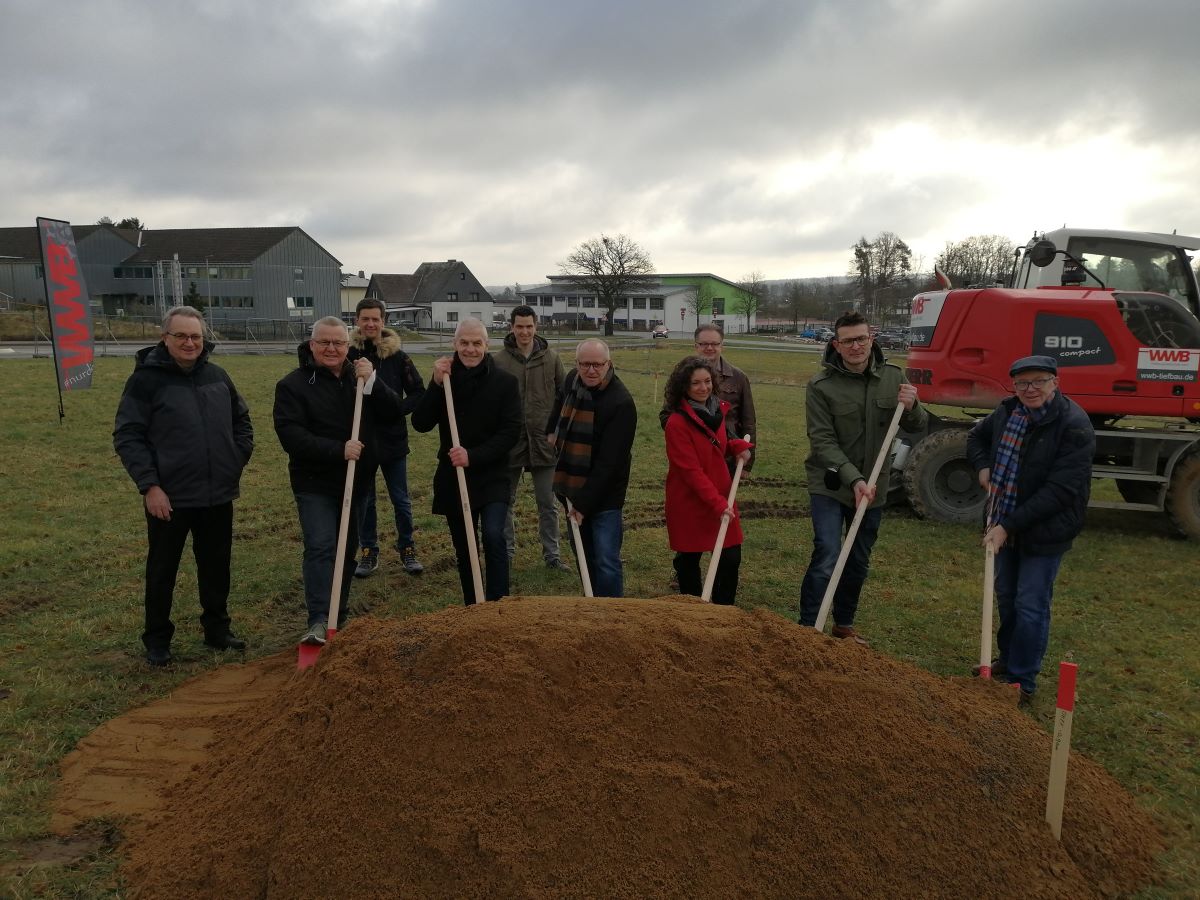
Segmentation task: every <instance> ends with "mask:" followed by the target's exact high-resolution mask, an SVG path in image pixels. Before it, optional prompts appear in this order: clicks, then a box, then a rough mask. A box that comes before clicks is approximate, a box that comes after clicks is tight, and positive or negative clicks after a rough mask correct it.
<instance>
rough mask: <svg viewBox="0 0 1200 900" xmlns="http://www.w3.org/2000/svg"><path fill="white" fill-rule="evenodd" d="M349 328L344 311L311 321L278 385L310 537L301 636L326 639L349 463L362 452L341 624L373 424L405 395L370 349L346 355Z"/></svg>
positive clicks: (279, 429)
mask: <svg viewBox="0 0 1200 900" xmlns="http://www.w3.org/2000/svg"><path fill="white" fill-rule="evenodd" d="M349 348H350V336H349V333H348V332H347V330H346V326H345V324H344V323H343V322H342V320H341V319H338V318H335V317H333V316H327V317H325V318H323V319H318V320H317V322H316V323H315V324H314V325H313V330H312V337H311V338H310V339H309V340H307V341H304V342H303V343H301V344H300V346H299V347H298V348H297V350H296V352H297V356H298V358H299V366H298V367H297V368H295V369H293V370H292V371H291V372H289V373H288V374H287V375H285V376H284V377H283V378H281V379H280V380H279V382H278V383H277V384H276V385H275V409H274V418H275V434H276V435H277V436H278V437H279V443H280V444H281V445H282V447H283V450H284V452H285V453H287V455H288V478H289V480H290V482H291V486H292V495H293V496H294V497H295V500H296V513H297V515H298V516H299V519H300V531H301V534H302V535H303V539H304V562H303V568H302V571H303V574H304V605H305V607H306V609H307V612H308V630H307V632H305V634H304V636H303V637H302V638H301V641H302V642H303V643H306V644H313V645H316V646H320V645H321V644H324V643H325V634H326V631H327V629H328V620H329V600H330V596H331V594H332V592H333V570H334V564H335V557H336V555H337V538H338V528H339V524H340V522H341V513H342V502H343V497H344V494H345V490H346V466H347V463H348V462H349V461H350V460H352V459H353V460H357V461H358V463H357V464H356V466H355V471H354V485H353V488H352V492H351V495H352V498H353V501H352V503H351V511H350V521H349V526H348V529H347V538H346V552H345V555H344V559H343V568H342V583H341V586H340V590H341V603H340V607H339V608H340V615H339V617H338V618H339V621H338V623H337V625H336V627H337V628H338V629H340V628H341V627H342V621H341V620H344V618H345V615H346V609H347V606H348V601H349V599H350V582H351V580H352V579H353V577H354V551H355V548H356V547H357V546H358V526H357V518H358V517H357V515H356V509H355V507H356V506H357V503H358V501H359V499H360V498H361V497H362V495H363V494H364V492H365V491H366V489H367V488H366V481H367V479H368V478H369V479H372V480H373V479H374V477H375V455H374V450H373V449H372V448H373V447H374V446H375V430H376V428H377V427H378V426H379V425H388V424H393V423H395V422H396V421H397V420H398V419H400V418H402V417H403V415H404V413H403V410H402V407H401V402H400V397H399V396H397V394H396V393H395V391H393V390H392V389H391V388H390V387H388V385H387V383H386V382H385V381H384V380H383V379H382V378H377V377H376V374H375V369H374V366H372V365H371V361H370V360H369V359H367V358H365V357H360V358H359V359H357V360H355V361H354V362H353V363H352V364H351V363H349V362H348V361H347V359H346V356H347V353H348V352H349ZM359 378H362V379H365V380H366V384H365V385H364V387H363V407H362V417H361V421H360V424H359V433H358V439H357V440H352V439H351V437H350V435H351V433H352V431H353V424H354V404H355V397H356V394H357V380H358V379H359Z"/></svg>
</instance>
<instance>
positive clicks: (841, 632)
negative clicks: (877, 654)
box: [831, 625, 871, 647]
mask: <svg viewBox="0 0 1200 900" xmlns="http://www.w3.org/2000/svg"><path fill="white" fill-rule="evenodd" d="M831 633H832V634H833V636H834V637H835V638H839V639H844V638H850V640H852V641H854V643H856V644H861V645H862V646H863V647H870V646H871V643H870V641H868V640H867V639H866V638H865V637H863V636H862V635H861V634H859V633H858V632H857V631H855V630H854V626H853V625H844V626H843V625H834V626H833V631H832V632H831Z"/></svg>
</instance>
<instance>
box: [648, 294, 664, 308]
mask: <svg viewBox="0 0 1200 900" xmlns="http://www.w3.org/2000/svg"><path fill="white" fill-rule="evenodd" d="M650 308H651V309H657V310H661V309H662V308H663V298H662V297H651V298H650Z"/></svg>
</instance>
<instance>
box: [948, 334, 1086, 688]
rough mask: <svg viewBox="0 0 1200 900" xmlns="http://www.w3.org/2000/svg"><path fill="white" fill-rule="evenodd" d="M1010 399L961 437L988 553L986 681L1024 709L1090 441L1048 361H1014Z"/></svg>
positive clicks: (1076, 521) (1073, 529) (1077, 514)
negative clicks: (991, 609)
mask: <svg viewBox="0 0 1200 900" xmlns="http://www.w3.org/2000/svg"><path fill="white" fill-rule="evenodd" d="M1009 375H1010V376H1011V377H1012V379H1013V382H1012V387H1013V390H1014V391H1015V392H1016V396H1015V397H1012V398H1010V399H1008V400H1005V401H1003V402H1002V403H1001V404H1000V405H999V406H997V407H996V409H995V410H993V411H992V413H991V414H990V415H988V417H987V418H985V419H983V420H982V421H981V422H979V424H977V425H976V426H975V427H974V428H972V429H971V431H970V433H969V434H968V436H967V456H968V458H969V459H970V461H971V465H972V466H973V467H974V468H975V471H976V472H978V474H979V483H980V484H981V485H982V486H983V488H984V489H985V490H986V491H987V492H988V505H987V511H988V514H987V531H986V533H985V534H984V538H983V542H984V545H985V546H987V545H991V547H992V549H993V550H994V551H995V553H996V607H997V610H998V611H999V614H1000V630H999V633H998V634H997V635H996V648H997V650H999V654H1000V655H999V658H998V659H997V660H995V661H994V662H993V663H992V675H993V677H994V678H996V679H997V680H1003V681H1007V682H1010V683H1015V684H1019V685H1020V686H1021V698H1022V701H1023V702H1028V701H1029V700H1031V699H1032V697H1033V692H1034V690H1035V689H1036V687H1037V676H1038V672H1040V671H1041V668H1042V657H1043V656H1044V655H1045V653H1046V644H1047V642H1048V641H1049V639H1050V603H1051V600H1052V599H1053V597H1054V579H1055V577H1056V576H1057V575H1058V568H1059V565H1060V564H1061V563H1062V558H1063V555H1064V554H1065V553H1066V552H1067V551H1068V550H1069V549H1071V543H1072V542H1073V541H1074V540H1075V538H1076V537H1077V536H1078V535H1079V532H1080V531H1081V530H1082V529H1083V516H1084V511H1085V510H1086V509H1087V504H1088V493H1089V490H1090V487H1091V478H1092V457H1093V455H1094V454H1095V451H1096V433H1095V431H1094V430H1093V428H1092V423H1091V421H1090V420H1089V419H1088V417H1087V413H1085V412H1084V411H1083V410H1082V409H1081V408H1080V407H1079V406H1078V404H1076V403H1075V402H1073V401H1072V400H1070V399H1068V398H1067V397H1064V396H1063V394H1062V392H1061V391H1059V390H1058V363H1057V362H1056V361H1055V360H1054V359H1053V358H1051V357H1049V356H1027V357H1024V358H1023V359H1018V360H1017V361H1016V362H1015V363H1013V365H1012V367H1011V369H1010V370H1009Z"/></svg>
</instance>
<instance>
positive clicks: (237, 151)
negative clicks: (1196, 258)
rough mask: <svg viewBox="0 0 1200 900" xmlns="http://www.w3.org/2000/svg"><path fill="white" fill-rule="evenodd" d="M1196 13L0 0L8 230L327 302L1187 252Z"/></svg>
mask: <svg viewBox="0 0 1200 900" xmlns="http://www.w3.org/2000/svg"><path fill="white" fill-rule="evenodd" d="M1198 37H1200V17H1198V16H1197V13H1196V7H1195V3H1194V0H1142V2H1138V3H1133V2H1129V0H1058V2H1055V3H1046V2H1030V0H1010V2H1007V3H1004V4H1001V3H994V2H983V0H978V2H972V0H941V2H932V0H930V2H922V0H912V2H907V0H892V2H883V0H829V2H806V0H780V2H755V0H722V2H720V3H712V2H706V0H679V2H674V0H672V2H656V0H636V2H633V0H601V2H597V0H589V2H586V3H584V2H574V0H490V2H489V0H476V2H466V0H398V2H388V0H350V2H345V0H343V2H338V0H321V2H308V0H277V2H276V0H271V2H266V0H188V2H175V0H159V2H153V3H152V2H148V0H146V2H135V0H88V2H76V0H56V2H54V3H47V2H45V0H0V85H3V89H2V90H0V225H3V226H13V225H33V222H34V218H35V217H36V216H39V215H44V216H52V217H56V218H64V219H69V220H71V221H72V222H74V223H76V224H87V223H91V222H95V221H96V220H97V219H98V218H100V217H101V216H104V215H108V216H111V217H112V218H113V219H114V220H117V219H120V218H122V217H125V216H137V217H139V218H140V219H141V220H142V221H143V222H145V223H146V224H148V226H149V227H151V228H186V227H220V226H264V225H299V226H301V227H302V228H304V230H305V231H306V232H308V234H310V235H311V236H312V237H313V238H314V239H315V240H316V241H318V242H319V243H320V244H322V245H323V246H324V247H325V248H326V249H327V250H329V251H330V252H331V253H332V254H333V255H334V256H336V257H337V258H338V259H339V260H341V262H342V266H343V269H344V270H346V271H356V270H358V269H364V270H366V271H367V273H368V274H370V273H371V272H391V273H403V272H411V271H412V270H413V269H414V268H415V267H416V266H417V265H418V264H419V263H420V262H422V261H424V260H440V259H449V258H456V259H462V260H465V261H466V263H467V264H468V265H469V266H470V267H471V269H472V271H473V272H474V273H475V274H476V276H478V277H479V278H480V279H481V280H482V281H483V282H484V283H485V284H489V285H499V284H510V283H513V282H516V281H519V282H521V283H523V284H530V283H532V282H536V281H540V280H542V279H543V277H544V276H545V275H547V274H552V273H556V272H557V271H558V265H557V263H558V262H559V261H560V260H562V259H563V258H565V256H566V255H567V254H568V253H569V252H570V250H571V249H572V248H573V247H574V246H575V245H577V244H578V243H579V242H580V241H583V240H585V239H587V238H589V237H593V236H596V235H599V234H600V233H609V234H614V233H619V232H623V233H625V234H627V235H629V236H630V237H632V238H633V239H635V240H636V241H638V242H639V243H641V244H642V245H643V246H644V247H645V248H646V250H647V251H649V253H650V256H651V258H652V260H653V261H654V264H655V266H656V267H657V269H658V271H660V272H691V271H709V272H714V273H716V274H718V275H721V276H723V277H726V278H729V279H732V280H737V279H739V278H741V277H742V276H743V275H744V274H746V273H747V272H750V271H752V270H759V271H761V272H762V273H763V274H764V275H765V276H766V277H767V278H789V277H810V276H820V275H839V274H844V273H845V272H846V271H847V268H848V266H849V260H850V257H851V253H850V246H851V245H852V244H853V243H854V241H855V240H857V239H858V237H859V236H861V235H866V236H868V237H873V236H874V235H875V234H877V233H878V232H880V231H882V230H889V231H894V232H895V233H897V234H898V235H900V237H901V238H903V239H904V240H905V241H907V242H908V244H909V245H910V246H911V247H912V248H913V250H914V261H919V262H922V263H923V267H924V268H925V269H928V268H930V267H931V266H932V264H933V259H934V257H935V256H936V255H937V253H938V252H939V250H941V248H942V247H943V245H944V244H945V242H946V241H947V240H960V239H962V238H965V237H967V236H970V235H973V234H992V233H996V234H1001V235H1004V236H1006V237H1009V238H1011V239H1013V240H1014V241H1018V240H1019V241H1022V242H1023V241H1024V240H1025V239H1026V238H1027V237H1028V236H1029V235H1030V234H1031V233H1032V231H1033V230H1034V229H1038V230H1047V229H1051V228H1057V227H1060V226H1062V225H1063V224H1069V225H1077V226H1091V227H1097V228H1131V229H1140V230H1148V231H1171V230H1172V229H1178V231H1180V232H1181V233H1187V234H1197V233H1200V190H1197V171H1196V169H1197V165H1196V162H1197V160H1200V152H1198V151H1200V114H1198V113H1200V101H1198V96H1197V95H1198V92H1200V62H1198V60H1200V52H1198V48H1197V45H1198V40H1197V39H1198Z"/></svg>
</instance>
